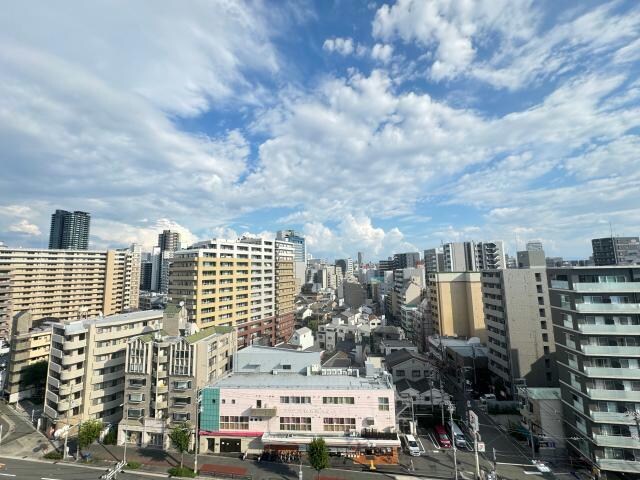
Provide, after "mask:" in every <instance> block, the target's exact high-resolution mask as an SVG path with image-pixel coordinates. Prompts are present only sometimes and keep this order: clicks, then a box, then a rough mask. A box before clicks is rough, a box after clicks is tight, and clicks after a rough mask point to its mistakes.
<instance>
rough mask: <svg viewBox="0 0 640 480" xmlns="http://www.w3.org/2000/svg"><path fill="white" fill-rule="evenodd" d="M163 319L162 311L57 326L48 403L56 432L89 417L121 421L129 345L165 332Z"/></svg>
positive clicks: (46, 409)
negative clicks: (137, 340) (146, 335)
mask: <svg viewBox="0 0 640 480" xmlns="http://www.w3.org/2000/svg"><path fill="white" fill-rule="evenodd" d="M162 320H163V312H162V310H145V311H140V312H131V313H121V314H117V315H110V316H107V317H93V318H89V319H85V320H73V321H65V322H59V323H54V324H53V326H52V328H53V330H52V333H51V351H50V356H49V371H48V376H47V390H46V394H45V402H44V415H45V417H46V418H47V419H48V427H49V428H50V433H53V434H54V435H55V434H56V432H58V433H59V431H60V429H61V428H63V427H65V426H66V425H67V424H70V425H71V426H76V425H77V424H78V423H79V422H81V421H82V420H87V419H101V420H102V421H103V422H105V423H116V422H118V421H120V419H121V417H122V407H121V405H122V403H123V398H124V397H123V392H124V367H125V355H126V348H127V342H128V341H129V339H131V338H134V337H137V336H139V335H143V334H147V333H152V332H156V331H158V330H160V329H161V328H162ZM73 433H75V432H72V434H73Z"/></svg>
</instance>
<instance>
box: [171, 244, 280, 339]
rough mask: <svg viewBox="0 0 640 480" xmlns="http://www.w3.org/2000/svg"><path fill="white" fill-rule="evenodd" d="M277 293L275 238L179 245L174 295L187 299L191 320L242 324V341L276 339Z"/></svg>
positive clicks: (207, 324) (173, 268)
mask: <svg viewBox="0 0 640 480" xmlns="http://www.w3.org/2000/svg"><path fill="white" fill-rule="evenodd" d="M285 257H287V256H285V255H284V250H283V258H285ZM282 273H283V277H282V278H283V279H284V278H285V277H286V275H284V273H285V271H283V272H282ZM287 290H288V289H286V288H284V287H283V290H282V291H283V293H284V292H285V291H287ZM277 293H278V292H277V290H276V247H275V240H265V239H261V238H246V237H245V238H241V239H239V240H221V239H212V240H207V241H204V242H199V243H196V244H194V245H192V246H191V247H189V248H188V249H186V250H180V251H177V252H176V253H175V255H174V261H173V263H172V264H171V269H170V272H169V297H170V298H172V300H173V301H174V302H180V301H182V302H184V305H185V306H186V308H187V311H188V315H189V321H193V322H195V323H196V324H197V325H198V327H199V328H207V327H210V326H229V327H234V328H236V330H237V333H238V346H240V347H242V346H247V345H250V344H252V343H253V342H255V341H258V339H260V340H259V341H260V342H264V343H268V344H271V345H273V344H275V340H276V330H277V328H276V327H277V325H276V297H277ZM282 307H283V312H284V311H285V308H288V307H286V302H285V303H284V304H283V305H282Z"/></svg>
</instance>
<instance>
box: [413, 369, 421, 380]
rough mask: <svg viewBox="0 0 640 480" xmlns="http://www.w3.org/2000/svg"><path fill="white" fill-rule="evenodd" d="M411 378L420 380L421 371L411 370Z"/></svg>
mask: <svg viewBox="0 0 640 480" xmlns="http://www.w3.org/2000/svg"><path fill="white" fill-rule="evenodd" d="M411 376H412V377H413V378H420V370H411Z"/></svg>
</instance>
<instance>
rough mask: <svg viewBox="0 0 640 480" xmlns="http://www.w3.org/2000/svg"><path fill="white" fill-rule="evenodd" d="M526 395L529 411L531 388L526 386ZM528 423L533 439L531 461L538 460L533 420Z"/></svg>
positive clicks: (528, 420) (528, 419)
mask: <svg viewBox="0 0 640 480" xmlns="http://www.w3.org/2000/svg"><path fill="white" fill-rule="evenodd" d="M524 391H525V395H526V401H527V405H526V407H525V408H526V409H527V411H528V410H529V387H528V386H526V385H525V387H524ZM527 423H528V424H529V436H530V437H531V460H535V459H536V442H535V441H534V439H533V419H531V418H527Z"/></svg>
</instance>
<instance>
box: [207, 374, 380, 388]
mask: <svg viewBox="0 0 640 480" xmlns="http://www.w3.org/2000/svg"><path fill="white" fill-rule="evenodd" d="M210 386H211V387H217V388H238V389H245V388H247V389H252V388H260V389H264V388H271V389H273V388H283V389H311V390H388V389H390V388H391V387H390V386H389V385H387V382H386V381H385V380H384V379H383V378H380V377H377V378H376V377H362V376H361V377H355V376H350V375H304V374H296V373H278V374H277V375H273V374H271V373H234V374H231V375H229V376H228V377H225V378H222V379H220V380H218V381H217V382H214V383H212V384H211V385H210Z"/></svg>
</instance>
